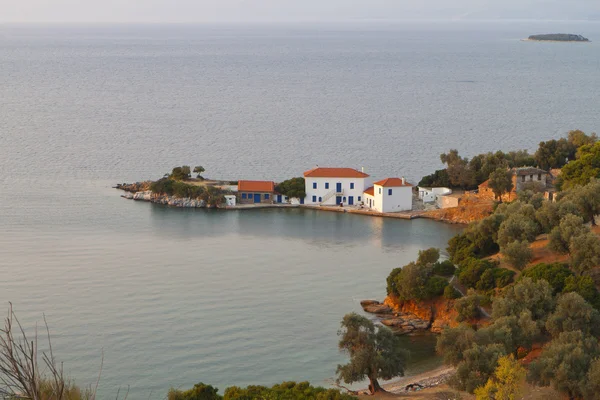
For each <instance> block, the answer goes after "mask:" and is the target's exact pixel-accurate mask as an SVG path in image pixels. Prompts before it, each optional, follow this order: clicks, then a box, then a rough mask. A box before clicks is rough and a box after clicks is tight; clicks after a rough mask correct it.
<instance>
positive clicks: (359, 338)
mask: <svg viewBox="0 0 600 400" xmlns="http://www.w3.org/2000/svg"><path fill="white" fill-rule="evenodd" d="M338 334H339V335H340V336H341V339H340V342H339V348H340V350H341V351H343V352H345V353H347V354H349V355H350V362H349V363H348V364H346V365H338V367H337V375H338V378H337V381H338V382H340V381H344V382H345V383H353V382H360V381H362V380H364V379H365V378H368V379H369V390H370V391H371V393H375V392H379V391H382V390H383V389H382V388H381V386H379V382H378V379H385V380H389V379H392V378H394V377H397V376H403V375H404V369H405V367H406V361H407V357H408V354H407V353H406V351H405V350H403V349H402V348H401V346H400V342H399V338H398V336H396V335H394V333H393V332H392V331H391V330H390V329H389V328H387V327H385V326H375V325H374V324H373V322H371V321H370V320H369V319H367V318H365V317H363V316H361V315H358V314H356V313H351V314H347V315H345V316H344V319H343V320H342V329H341V330H340V332H338Z"/></svg>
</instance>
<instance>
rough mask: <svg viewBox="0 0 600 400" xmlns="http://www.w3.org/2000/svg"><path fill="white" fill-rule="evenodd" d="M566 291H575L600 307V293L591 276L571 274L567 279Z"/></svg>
mask: <svg viewBox="0 0 600 400" xmlns="http://www.w3.org/2000/svg"><path fill="white" fill-rule="evenodd" d="M563 292H564V293H569V292H575V293H577V294H579V295H580V296H581V297H583V298H584V300H585V301H587V302H588V303H590V304H591V305H592V306H594V307H595V308H596V309H600V293H598V289H597V288H596V284H595V283H594V280H593V279H592V277H591V276H587V275H580V276H572V275H571V276H569V277H567V278H566V279H565V286H564V289H563Z"/></svg>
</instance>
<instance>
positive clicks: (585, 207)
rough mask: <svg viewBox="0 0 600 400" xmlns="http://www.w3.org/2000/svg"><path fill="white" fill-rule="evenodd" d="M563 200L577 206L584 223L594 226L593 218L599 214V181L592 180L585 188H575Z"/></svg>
mask: <svg viewBox="0 0 600 400" xmlns="http://www.w3.org/2000/svg"><path fill="white" fill-rule="evenodd" d="M565 199H566V200H570V201H572V202H573V203H574V204H575V206H577V208H578V209H579V211H580V215H581V216H582V217H583V218H584V221H586V222H591V223H592V225H596V221H595V216H596V215H598V214H600V181H598V180H596V179H592V180H591V181H590V183H588V184H587V185H585V186H578V187H575V188H574V189H573V190H571V191H570V192H569V193H568V194H567V196H566V197H565ZM561 200H562V199H561Z"/></svg>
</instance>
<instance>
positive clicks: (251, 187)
mask: <svg viewBox="0 0 600 400" xmlns="http://www.w3.org/2000/svg"><path fill="white" fill-rule="evenodd" d="M274 191H275V183H273V182H272V181H239V182H238V192H263V193H273V192H274Z"/></svg>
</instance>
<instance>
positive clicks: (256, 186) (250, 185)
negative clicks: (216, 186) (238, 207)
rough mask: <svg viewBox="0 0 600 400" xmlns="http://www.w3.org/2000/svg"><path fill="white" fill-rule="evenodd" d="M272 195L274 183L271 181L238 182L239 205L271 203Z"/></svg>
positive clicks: (273, 193)
mask: <svg viewBox="0 0 600 400" xmlns="http://www.w3.org/2000/svg"><path fill="white" fill-rule="evenodd" d="M274 195H275V183H274V182H272V181H238V188H237V202H238V203H239V204H258V203H267V204H268V203H272V202H273V200H274Z"/></svg>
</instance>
